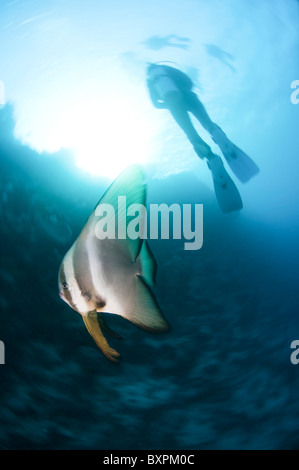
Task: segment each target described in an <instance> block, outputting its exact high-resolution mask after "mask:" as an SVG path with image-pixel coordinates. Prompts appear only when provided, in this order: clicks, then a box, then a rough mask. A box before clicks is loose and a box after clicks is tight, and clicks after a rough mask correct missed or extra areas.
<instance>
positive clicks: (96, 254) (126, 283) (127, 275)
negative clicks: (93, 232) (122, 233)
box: [87, 238, 137, 316]
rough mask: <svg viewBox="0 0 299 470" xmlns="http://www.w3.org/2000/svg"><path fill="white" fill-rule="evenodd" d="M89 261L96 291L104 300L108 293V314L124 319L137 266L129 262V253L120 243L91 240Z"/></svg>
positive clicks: (88, 250)
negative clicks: (103, 296)
mask: <svg viewBox="0 0 299 470" xmlns="http://www.w3.org/2000/svg"><path fill="white" fill-rule="evenodd" d="M87 252H88V259H89V266H90V273H91V277H92V282H93V285H94V289H95V291H96V292H97V294H98V295H99V296H100V297H101V296H102V295H103V293H105V299H106V302H107V303H106V305H105V308H102V310H103V311H105V312H107V313H112V314H117V315H121V316H123V314H124V313H125V311H126V310H127V304H128V303H131V294H132V289H131V287H132V286H133V278H134V276H135V274H136V273H137V264H136V263H132V262H131V261H130V257H129V253H127V252H125V251H124V247H123V245H122V244H121V243H119V241H118V240H108V239H105V240H102V241H101V243H98V240H95V239H94V238H90V239H89V241H88V248H87Z"/></svg>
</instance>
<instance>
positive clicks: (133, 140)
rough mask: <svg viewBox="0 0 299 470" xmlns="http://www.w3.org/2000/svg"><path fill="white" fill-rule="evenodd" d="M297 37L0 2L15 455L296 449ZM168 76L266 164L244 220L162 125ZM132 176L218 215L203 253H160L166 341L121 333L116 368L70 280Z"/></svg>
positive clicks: (175, 133) (160, 13) (189, 20)
mask: <svg viewBox="0 0 299 470" xmlns="http://www.w3.org/2000/svg"><path fill="white" fill-rule="evenodd" d="M298 24H299V2H298V1H295V0H288V1H285V0H273V1H270V0H259V1H258V0H252V1H248V0H225V1H224V0H223V1H220V0H211V1H209V2H206V1H203V0H185V1H184V2H171V1H170V0H166V1H161V0H159V1H157V0H152V1H147V0H144V1H143V2H139V1H135V0H128V1H126V2H122V1H121V0H111V1H109V2H107V1H104V0H100V1H92V0H87V1H84V2H83V1H79V0H77V1H70V0H60V1H58V0H53V1H48V0H45V1H43V2H37V1H33V0H28V1H24V0H19V1H18V0H14V1H5V0H4V1H2V2H1V4H0V28H1V30H0V57H1V67H0V80H1V87H0V90H1V94H0V100H1V101H0V104H1V109H0V185H1V193H0V217H1V224H0V241H1V250H0V253H1V265H0V309H1V310H0V340H1V341H2V342H3V343H4V345H5V364H0V448H1V449H145V450H147V449H170V450H173V449H298V448H299V437H298V436H299V403H298V387H299V364H298V365H296V364H293V363H292V362H291V360H290V356H291V353H292V349H291V348H290V345H291V343H292V341H294V340H299V316H298V307H299V291H298V285H299V284H298V281H299V275H298V262H299V250H298V239H299V210H298V201H299V197H298V196H299V185H298V175H299V161H298V148H299V132H298V124H299V104H296V99H292V94H293V92H294V89H293V88H291V84H292V82H293V81H295V80H299V56H298V46H299V33H298V31H299V29H298ZM158 61H170V65H173V66H175V67H177V68H180V69H181V70H183V71H185V72H186V73H187V74H188V75H189V76H190V77H191V78H192V80H193V81H194V83H195V91H196V93H197V94H198V96H199V97H200V99H201V100H202V102H203V103H204V104H205V106H206V108H207V110H208V112H209V114H210V116H211V117H212V119H213V120H214V121H215V122H216V123H217V124H219V125H220V126H221V127H222V129H223V130H224V131H225V132H226V133H227V135H228V136H229V138H231V139H232V140H233V142H234V143H236V144H237V145H239V146H240V147H241V148H242V149H243V150H245V151H246V152H247V153H248V154H249V155H250V156H251V158H253V159H254V161H255V162H256V163H257V164H258V166H259V168H260V173H259V174H258V175H257V176H256V177H255V178H254V179H252V180H251V181H250V182H248V183H247V184H245V185H243V184H241V183H239V182H237V181H235V182H236V184H237V186H238V189H239V191H240V193H241V195H242V199H243V204H244V208H243V209H242V211H240V212H238V213H232V214H223V213H222V212H221V211H220V209H219V207H218V205H217V202H216V199H215V195H214V192H213V186H212V180H211V175H210V173H209V171H208V169H207V167H206V165H205V164H204V163H203V162H201V161H200V160H199V159H198V157H197V156H196V154H195V153H194V151H193V149H192V146H191V145H190V143H189V142H188V141H187V139H186V137H185V135H184V134H183V133H182V131H181V129H179V128H178V126H177V125H176V123H175V122H174V121H173V120H172V118H171V116H170V114H169V113H168V112H167V111H162V110H156V109H154V108H153V106H152V104H151V102H150V100H149V96H148V91H147V88H146V72H145V70H146V66H147V63H148V62H158ZM293 96H294V95H293ZM297 96H298V95H297ZM297 101H298V99H297ZM198 130H199V133H200V135H202V136H203V138H204V139H205V140H206V141H207V142H208V143H209V145H211V146H212V148H213V149H214V150H215V152H216V153H217V147H216V146H215V144H213V142H212V141H211V140H210V138H209V137H208V136H207V134H206V132H205V131H203V130H202V129H201V128H200V126H199V127H198ZM218 153H219V151H218ZM131 163H140V164H142V165H143V167H144V170H145V173H146V174H147V176H148V185H147V189H148V198H147V199H148V204H150V203H153V202H154V203H167V204H171V203H180V204H184V203H186V204H188V203H192V204H195V203H202V204H203V211H204V216H203V217H204V225H203V238H204V241H203V247H202V248H201V249H200V250H198V251H186V250H184V240H172V239H170V240H151V241H150V246H151V248H152V250H153V252H154V254H155V257H156V259H157V261H158V264H159V268H158V275H157V286H156V289H155V294H156V297H157V299H158V301H159V304H160V305H161V308H162V310H163V312H164V314H165V317H166V318H167V320H168V321H169V323H170V324H171V331H170V332H169V333H167V334H163V335H158V336H155V335H151V334H149V333H147V332H145V331H143V330H140V329H138V328H136V327H134V326H133V325H132V324H131V323H129V322H127V321H125V320H124V319H122V318H121V317H119V316H111V317H108V316H107V322H108V323H109V326H111V327H112V328H113V329H115V330H116V331H117V332H118V333H119V334H120V335H121V337H122V339H121V340H119V339H111V340H110V344H111V346H112V347H115V348H116V349H117V350H118V351H119V352H120V354H121V357H122V360H121V362H120V364H118V365H114V364H111V363H110V362H109V361H108V360H107V359H106V358H105V357H104V356H103V355H102V354H101V352H100V350H99V349H98V348H97V347H96V345H95V343H94V341H93V339H92V338H91V336H90V335H89V334H88V332H87V330H86V328H85V326H84V324H83V322H82V319H81V317H80V315H78V314H77V313H76V312H74V311H73V310H72V309H71V308H69V307H68V305H67V304H65V303H64V302H62V301H61V299H60V298H59V295H58V287H57V275H58V269H59V266H60V263H61V261H62V258H63V256H64V255H65V253H66V251H67V250H68V249H69V247H70V246H71V245H72V243H73V242H74V240H75V239H76V237H77V236H78V234H79V233H80V231H81V229H82V227H83V225H84V223H85V221H86V219H87V217H88V216H89V214H90V212H91V211H92V210H93V208H94V207H95V204H96V203H97V202H98V200H99V199H100V197H101V195H102V194H103V193H104V191H106V189H107V187H108V186H109V184H110V183H111V181H112V180H113V179H114V178H115V177H116V176H117V175H118V174H119V173H120V172H121V171H122V169H123V168H125V167H126V166H127V165H128V164H131ZM228 171H229V170H228ZM231 176H232V177H233V175H231ZM234 180H235V179H234Z"/></svg>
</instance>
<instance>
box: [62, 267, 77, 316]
mask: <svg viewBox="0 0 299 470" xmlns="http://www.w3.org/2000/svg"><path fill="white" fill-rule="evenodd" d="M64 263H65V261H64V260H63V262H62V263H61V266H60V270H59V280H60V283H61V286H63V285H64V284H67V279H66V275H65V270H64ZM63 299H64V300H65V301H66V302H67V303H68V304H69V306H70V307H72V308H73V309H74V310H76V307H75V305H74V304H73V302H72V296H71V293H70V291H69V289H63Z"/></svg>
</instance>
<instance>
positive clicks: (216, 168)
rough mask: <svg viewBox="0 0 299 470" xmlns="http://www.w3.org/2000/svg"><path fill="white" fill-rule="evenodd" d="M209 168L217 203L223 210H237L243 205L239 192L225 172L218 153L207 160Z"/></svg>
mask: <svg viewBox="0 0 299 470" xmlns="http://www.w3.org/2000/svg"><path fill="white" fill-rule="evenodd" d="M208 167H209V168H210V170H211V173H212V177H213V183H214V190H215V195H216V199H217V201H218V204H219V206H220V208H221V210H222V211H223V212H233V211H239V210H241V209H242V207H243V203H242V199H241V196H240V193H239V191H238V189H237V187H236V185H235V183H234V182H233V180H232V179H231V178H230V177H229V175H228V174H227V172H226V170H225V168H224V165H223V163H222V160H221V158H220V157H218V155H215V157H213V158H211V159H210V160H208Z"/></svg>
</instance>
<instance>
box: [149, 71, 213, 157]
mask: <svg viewBox="0 0 299 470" xmlns="http://www.w3.org/2000/svg"><path fill="white" fill-rule="evenodd" d="M154 67H159V68H160V70H161V71H162V72H163V75H167V76H168V77H169V78H171V80H172V81H173V83H174V84H175V85H176V87H177V88H178V89H179V91H180V92H181V99H180V100H179V101H178V102H176V103H173V102H171V101H168V100H167V99H166V100H165V101H162V99H161V98H160V97H159V96H158V94H157V92H156V90H155V80H158V79H159V78H158V77H155V76H153V77H152V78H151V68H154ZM148 75H149V78H148V80H147V84H148V88H149V93H150V97H151V100H152V102H153V105H154V106H155V107H156V108H159V109H168V110H169V111H170V112H171V114H172V116H173V117H174V119H175V120H176V122H177V123H178V125H179V126H180V127H181V129H182V130H183V131H184V132H185V134H186V136H187V137H188V139H189V141H190V142H191V144H192V145H193V147H194V150H195V152H196V153H197V155H198V156H199V157H200V158H208V159H209V158H211V157H213V156H214V154H213V153H212V151H211V148H210V147H209V145H208V144H206V143H205V142H204V141H203V140H202V138H201V137H200V136H199V135H198V133H197V131H196V129H195V127H194V126H193V124H192V121H191V119H190V116H189V114H188V111H190V112H191V113H192V114H193V115H194V116H195V117H196V119H198V121H199V122H200V123H201V125H202V126H203V127H204V128H205V129H206V130H207V131H208V132H209V133H212V131H213V129H214V128H215V123H214V122H213V121H212V120H211V119H210V117H209V115H208V113H207V111H206V110H205V107H204V106H203V104H202V103H201V102H200V100H199V99H198V97H197V95H196V94H195V93H193V91H192V87H193V83H192V80H191V79H190V78H189V77H188V75H186V74H185V73H183V72H181V71H180V70H178V69H175V68H173V67H169V66H168V65H155V64H153V65H150V66H149V68H148Z"/></svg>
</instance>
